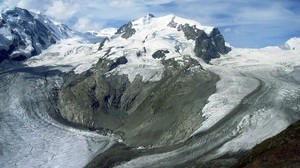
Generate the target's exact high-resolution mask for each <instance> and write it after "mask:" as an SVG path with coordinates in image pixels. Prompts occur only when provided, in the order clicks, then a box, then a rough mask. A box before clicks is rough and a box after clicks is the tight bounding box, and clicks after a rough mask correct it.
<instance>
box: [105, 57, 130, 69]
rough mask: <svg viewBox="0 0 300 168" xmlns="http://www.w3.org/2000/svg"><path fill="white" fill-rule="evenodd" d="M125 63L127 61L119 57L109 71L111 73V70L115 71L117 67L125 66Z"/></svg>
mask: <svg viewBox="0 0 300 168" xmlns="http://www.w3.org/2000/svg"><path fill="white" fill-rule="evenodd" d="M127 62H128V60H127V59H126V58H125V57H120V58H118V59H117V60H116V62H114V63H112V64H111V65H110V67H109V71H111V70H112V69H115V68H116V67H117V66H119V65H122V64H126V63H127Z"/></svg>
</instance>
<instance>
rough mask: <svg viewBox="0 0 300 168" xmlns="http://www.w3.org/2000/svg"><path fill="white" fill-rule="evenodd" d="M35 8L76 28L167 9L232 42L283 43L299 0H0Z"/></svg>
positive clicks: (297, 25)
mask: <svg viewBox="0 0 300 168" xmlns="http://www.w3.org/2000/svg"><path fill="white" fill-rule="evenodd" d="M0 6H1V7H5V6H9V7H13V6H18V7H22V8H26V9H29V10H31V11H34V12H40V13H42V14H45V15H47V16H49V17H51V18H52V19H54V20H57V21H60V22H62V23H65V24H67V25H68V26H69V27H71V28H73V29H76V30H90V29H95V30H100V29H103V28H107V27H119V26H120V25H122V24H124V23H127V22H128V21H130V20H135V19H138V18H140V17H142V16H144V15H146V14H148V13H152V14H154V15H155V16H162V15H166V14H170V13H173V14H175V15H178V16H180V17H184V18H188V19H193V20H196V21H198V22H200V23H201V24H203V25H209V26H215V27H218V28H219V29H220V30H221V32H222V34H223V35H224V37H225V40H226V41H227V42H229V43H230V44H231V45H233V46H235V47H251V48H258V47H264V46H268V45H283V44H284V42H285V41H286V40H288V39H289V38H291V37H300V1H299V0H151V1H150V0H2V1H1V0H0Z"/></svg>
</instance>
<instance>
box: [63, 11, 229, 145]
mask: <svg viewBox="0 0 300 168" xmlns="http://www.w3.org/2000/svg"><path fill="white" fill-rule="evenodd" d="M229 50H230V49H229V48H227V47H226V46H225V41H224V38H223V36H222V35H221V34H220V32H219V31H218V29H217V28H213V27H208V26H203V25H201V24H200V23H198V22H195V21H191V20H187V19H183V18H180V17H178V16H175V15H167V16H163V17H154V15H152V14H149V15H147V16H144V17H142V18H140V19H137V20H135V21H130V22H128V23H127V24H125V25H123V26H121V27H120V28H119V29H118V30H117V32H116V33H115V34H114V35H112V36H111V37H108V38H106V39H105V40H104V41H102V42H101V44H100V45H99V48H98V51H97V52H96V53H95V56H98V57H99V61H98V62H97V63H96V64H95V65H94V66H93V67H92V68H91V69H89V70H88V71H85V72H80V73H78V71H74V72H75V73H74V72H70V73H69V74H68V75H66V76H65V81H66V82H65V83H64V85H63V86H62V88H61V92H60V94H59V98H58V100H59V106H60V109H61V111H60V112H61V115H62V117H63V118H64V119H66V120H68V121H70V122H72V123H75V124H79V125H84V126H86V127H90V128H93V129H99V130H106V129H108V130H112V131H115V132H119V133H120V134H121V135H122V137H123V138H124V139H126V143H128V144H131V145H135V146H138V145H166V144H175V143H177V142H179V141H180V140H182V139H187V138H188V137H189V136H190V135H191V134H192V133H193V132H194V131H195V129H196V127H197V126H198V124H197V122H196V121H199V120H201V115H199V114H200V113H201V109H202V108H203V106H204V105H205V102H206V100H207V98H208V96H209V95H210V94H212V93H213V92H215V83H216V82H217V80H218V77H217V76H216V75H214V74H213V73H211V72H209V71H206V70H205V69H203V68H202V64H206V63H208V62H209V61H210V60H211V59H213V58H218V57H220V55H221V54H225V53H227V52H228V51H229ZM199 95H201V96H199ZM191 102H194V103H191ZM191 121H195V122H191ZM184 128H190V129H188V130H185V131H183V129H184ZM149 135H151V136H150V137H149V138H146V136H149Z"/></svg>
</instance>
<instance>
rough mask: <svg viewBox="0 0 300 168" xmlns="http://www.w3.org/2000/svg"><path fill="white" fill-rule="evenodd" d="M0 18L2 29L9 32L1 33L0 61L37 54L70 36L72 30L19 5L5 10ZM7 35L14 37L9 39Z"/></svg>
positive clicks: (21, 58) (15, 59) (19, 59)
mask: <svg viewBox="0 0 300 168" xmlns="http://www.w3.org/2000/svg"><path fill="white" fill-rule="evenodd" d="M0 18H1V20H0V29H3V32H6V33H8V35H7V34H0V37H1V36H3V38H2V37H1V39H3V43H2V45H0V50H1V54H0V62H2V61H3V60H5V59H10V60H14V61H21V60H24V59H26V58H29V57H31V56H34V55H37V54H39V53H41V51H42V50H44V49H46V48H48V47H49V46H50V45H52V44H54V43H56V42H57V41H58V40H60V39H62V38H67V37H69V34H68V33H70V32H71V30H70V29H69V28H68V27H67V26H65V25H60V26H56V25H54V23H52V21H51V20H49V19H47V18H46V17H44V16H42V15H37V14H31V13H30V12H28V11H27V10H25V9H21V8H17V7H16V8H14V9H9V10H5V11H4V12H3V13H1V17H0ZM54 29H57V30H54ZM7 36H11V37H12V38H11V39H7Z"/></svg>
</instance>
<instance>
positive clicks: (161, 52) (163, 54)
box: [152, 50, 170, 59]
mask: <svg viewBox="0 0 300 168" xmlns="http://www.w3.org/2000/svg"><path fill="white" fill-rule="evenodd" d="M167 53H170V52H169V51H168V50H158V51H155V52H154V53H153V54H152V57H153V58H154V59H161V58H165V57H166V54H167Z"/></svg>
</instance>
